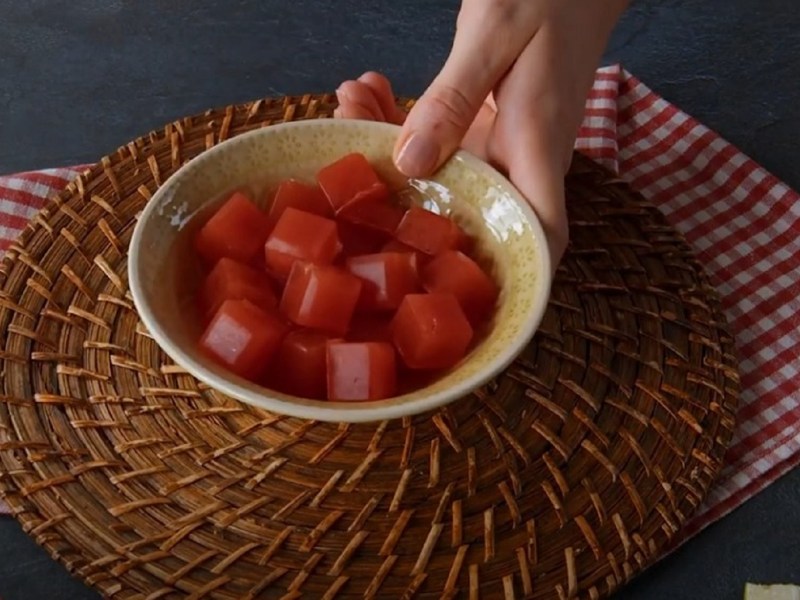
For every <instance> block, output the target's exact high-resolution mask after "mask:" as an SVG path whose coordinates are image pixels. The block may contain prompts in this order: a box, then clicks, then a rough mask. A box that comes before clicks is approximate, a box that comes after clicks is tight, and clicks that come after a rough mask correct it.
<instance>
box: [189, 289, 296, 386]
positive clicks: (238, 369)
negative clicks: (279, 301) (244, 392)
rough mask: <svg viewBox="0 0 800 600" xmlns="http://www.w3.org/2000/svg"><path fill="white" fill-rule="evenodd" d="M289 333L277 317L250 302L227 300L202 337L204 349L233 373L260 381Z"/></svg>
mask: <svg viewBox="0 0 800 600" xmlns="http://www.w3.org/2000/svg"><path fill="white" fill-rule="evenodd" d="M286 330H287V326H286V324H285V323H284V322H283V321H282V320H281V319H280V318H278V316H277V315H275V314H274V313H271V312H267V311H264V310H262V309H260V308H258V307H257V306H256V305H255V304H253V303H252V302H250V301H249V300H226V301H225V302H223V303H222V306H220V307H219V310H218V311H217V313H216V314H215V315H214V318H213V319H212V320H211V323H209V325H208V327H206V330H205V332H204V333H203V335H202V337H201V338H200V348H201V349H202V350H203V351H204V352H206V353H207V354H208V355H209V356H210V357H211V358H212V359H214V360H216V361H217V362H218V363H219V364H221V365H223V366H225V367H227V368H228V369H230V370H231V371H232V372H233V373H235V374H237V375H239V376H241V377H244V378H246V379H250V380H256V379H258V378H259V377H260V376H261V375H262V374H263V373H264V372H266V370H267V368H268V366H269V364H270V361H271V360H272V358H273V357H274V355H275V352H276V351H277V350H278V347H279V346H280V343H281V340H282V339H283V336H284V335H285V333H286Z"/></svg>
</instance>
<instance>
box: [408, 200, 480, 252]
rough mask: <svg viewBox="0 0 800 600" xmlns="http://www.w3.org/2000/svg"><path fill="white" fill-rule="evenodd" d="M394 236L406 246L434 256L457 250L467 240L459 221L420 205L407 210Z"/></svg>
mask: <svg viewBox="0 0 800 600" xmlns="http://www.w3.org/2000/svg"><path fill="white" fill-rule="evenodd" d="M394 236H395V238H397V240H398V241H400V242H402V243H403V244H405V245H406V246H411V247H412V248H414V249H416V250H419V251H420V252H424V253H425V254H430V255H434V256H435V255H437V254H441V253H442V252H444V251H445V250H457V249H458V248H460V247H461V246H463V245H464V244H465V243H466V241H467V235H466V233H464V231H463V230H462V229H461V227H459V226H458V223H456V222H455V221H453V220H452V219H450V218H448V217H445V216H443V215H437V214H436V213H434V212H432V211H430V210H427V209H424V208H421V207H419V206H412V207H411V208H409V209H408V210H407V211H406V213H405V215H404V216H403V220H402V221H400V224H399V225H398V226H397V231H395V234H394Z"/></svg>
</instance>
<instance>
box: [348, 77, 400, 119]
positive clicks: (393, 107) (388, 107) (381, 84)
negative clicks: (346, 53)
mask: <svg viewBox="0 0 800 600" xmlns="http://www.w3.org/2000/svg"><path fill="white" fill-rule="evenodd" d="M358 81H360V82H361V83H363V84H364V85H366V86H367V87H368V88H369V89H370V90H371V91H372V93H373V94H374V96H375V99H376V100H377V101H378V104H379V105H380V108H381V112H382V114H383V118H384V120H385V121H387V122H389V123H394V124H395V125H402V124H403V122H404V121H405V119H406V113H405V112H404V111H402V110H401V109H400V108H399V107H398V106H397V102H396V100H395V95H394V91H392V84H391V83H389V80H388V79H387V78H386V77H384V76H383V75H381V74H380V73H376V72H375V71H369V72H367V73H364V74H363V75H362V76H361V77H359V78H358Z"/></svg>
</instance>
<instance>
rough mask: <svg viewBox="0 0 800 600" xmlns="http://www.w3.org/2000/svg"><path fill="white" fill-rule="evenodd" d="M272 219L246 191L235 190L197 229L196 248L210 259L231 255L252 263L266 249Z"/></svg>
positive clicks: (238, 259)
mask: <svg viewBox="0 0 800 600" xmlns="http://www.w3.org/2000/svg"><path fill="white" fill-rule="evenodd" d="M269 229H270V223H269V219H268V218H267V215H266V214H265V213H263V212H262V211H261V209H259V208H258V207H257V206H256V205H255V204H254V203H253V202H252V201H251V200H250V199H249V198H248V197H247V196H246V195H245V194H244V193H242V192H235V193H234V194H233V195H231V197H230V198H229V199H228V200H227V201H225V203H224V204H222V206H220V207H219V208H218V209H217V210H216V211H215V212H214V214H213V215H212V216H211V218H210V219H209V220H208V221H207V222H206V223H205V224H204V225H203V227H202V228H200V230H199V231H198V232H197V235H196V236H195V240H194V246H195V250H196V251H197V253H198V254H200V256H201V257H203V259H204V260H205V261H206V262H207V263H208V264H214V263H216V262H217V261H218V260H219V259H220V258H224V257H228V258H232V259H233V260H236V261H238V262H242V263H249V262H250V261H252V260H253V258H254V257H255V256H256V255H257V254H258V253H259V252H263V248H264V242H265V241H266V239H267V235H269Z"/></svg>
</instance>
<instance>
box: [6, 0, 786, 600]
mask: <svg viewBox="0 0 800 600" xmlns="http://www.w3.org/2000/svg"><path fill="white" fill-rule="evenodd" d="M531 1H533V0H531ZM597 1H601V0H597ZM457 9H458V1H457V0H405V1H403V0H337V1H336V2H324V1H321V0H316V1H315V0H297V1H296V2H295V3H294V4H290V2H288V1H287V0H172V1H171V2H164V1H163V0H136V1H133V0H129V1H124V0H72V1H59V0H0V174H4V173H12V172H15V171H19V170H27V169H37V168H42V167H51V166H62V165H69V164H78V163H86V162H92V161H94V160H96V159H97V158H99V157H100V156H102V155H104V154H106V153H108V152H110V151H112V150H114V149H116V148H117V147H118V146H119V145H120V144H123V143H125V142H127V141H128V140H130V139H132V138H134V137H137V136H139V135H141V134H143V133H146V132H148V131H150V130H151V129H155V128H159V127H161V126H162V125H163V124H165V123H166V122H168V121H170V120H172V119H174V118H177V117H181V116H184V115H186V114H192V113H195V112H198V111H201V110H204V109H206V108H208V107H211V106H220V105H226V104H230V103H233V102H239V101H245V100H249V99H253V98H258V97H262V96H265V95H277V94H293V93H305V92H315V91H332V90H334V89H335V88H336V87H337V85H338V84H339V83H340V82H341V81H342V80H344V79H346V78H351V77H354V76H357V75H358V74H360V73H361V72H363V71H364V70H367V69H377V70H381V71H383V72H385V73H386V74H388V75H389V76H390V77H391V79H392V80H393V81H394V82H395V84H396V87H397V89H398V91H399V93H401V94H408V95H418V94H419V93H420V92H421V91H422V90H423V89H424V87H425V85H426V83H427V82H428V81H429V80H430V79H431V78H432V77H433V76H434V75H435V73H436V72H437V70H438V68H439V66H440V65H441V63H442V61H443V60H444V58H445V56H446V53H447V50H448V48H449V43H450V40H451V36H452V32H453V25H454V20H455V15H456V11H457ZM611 61H621V62H622V63H623V65H624V66H625V67H627V68H628V69H629V70H631V71H632V72H633V73H634V74H636V75H637V76H638V77H639V78H641V79H643V80H644V81H645V83H647V84H648V85H650V86H651V87H652V88H654V89H655V90H656V91H657V92H658V93H660V94H661V95H663V96H665V97H666V98H667V99H668V100H670V101H672V102H674V103H676V104H677V105H678V106H679V107H681V108H683V109H684V110H686V111H687V112H689V113H690V114H692V115H693V116H695V117H697V118H699V119H700V120H701V121H702V122H704V123H705V124H706V125H708V126H709V127H711V128H712V129H714V130H716V131H717V132H719V133H720V134H722V135H723V136H724V137H726V138H727V139H728V140H730V141H732V142H733V143H735V144H736V145H737V146H739V147H740V148H741V149H742V150H743V151H745V152H746V153H747V154H749V155H750V156H752V157H753V158H755V159H756V160H757V161H759V162H760V163H761V164H762V165H764V166H765V167H766V168H768V169H769V170H771V171H772V172H773V173H775V174H776V175H777V176H778V177H780V178H781V179H783V180H784V181H786V182H787V183H788V184H789V185H791V186H792V187H794V188H796V189H797V188H800V169H798V168H797V165H798V164H799V163H800V150H798V147H797V143H798V140H799V139H800V111H799V110H797V107H798V105H799V104H800V8H798V4H797V0H727V1H724V0H714V1H708V0H704V1H701V0H640V1H638V2H637V1H636V0H634V3H633V5H632V7H631V8H630V10H629V11H628V13H627V14H626V16H625V18H624V19H623V21H622V22H621V23H620V25H619V27H618V28H617V31H616V32H615V34H614V37H613V40H612V42H611V44H610V46H609V49H608V52H607V55H606V57H605V62H611ZM748 580H749V581H765V582H779V581H793V582H796V583H800V470H796V471H795V472H793V473H791V474H789V475H787V476H785V477H784V478H783V479H781V480H779V481H778V482H777V483H775V484H773V485H772V486H770V487H769V488H767V489H766V490H765V491H763V492H762V493H761V494H759V495H758V496H756V497H755V498H754V499H752V500H750V501H749V502H747V503H746V504H745V505H744V506H742V507H741V508H739V509H738V510H736V511H734V512H733V513H732V514H730V515H729V516H727V517H726V518H725V519H723V520H722V521H720V522H718V523H717V524H715V525H712V526H711V527H709V528H708V529H707V530H706V531H704V532H702V533H701V534H700V535H698V536H697V537H696V538H695V539H693V540H692V541H690V542H689V543H688V544H686V545H685V546H683V547H682V548H680V549H679V550H678V551H677V552H675V553H674V554H672V555H671V556H669V557H667V558H666V559H665V560H663V561H662V562H661V563H659V564H658V565H656V566H655V567H653V568H651V569H650V570H649V571H647V572H646V573H645V574H643V575H642V576H640V577H639V578H638V579H636V580H635V581H634V582H633V583H632V584H630V585H629V586H628V587H627V588H626V589H625V590H623V591H622V592H621V593H619V594H618V596H617V597H618V598H631V599H639V598H643V599H644V598H649V599H657V598H658V599H660V598H663V599H670V600H678V599H684V598H685V599H696V598H708V599H710V598H720V599H731V600H733V599H735V598H740V597H741V593H742V588H743V585H744V582H745V581H748ZM95 597H96V596H95V594H94V593H93V592H91V591H90V590H88V589H87V588H85V587H84V586H83V585H82V584H81V583H79V582H77V581H75V580H73V579H71V578H70V576H69V575H68V574H67V572H66V571H65V570H64V569H63V568H62V567H61V566H60V565H59V564H58V563H56V562H54V561H53V560H51V559H50V558H49V557H48V556H47V554H46V553H45V552H44V551H43V550H41V549H40V548H38V547H37V546H36V545H35V544H34V543H33V542H32V541H31V540H29V539H28V538H27V537H26V536H25V535H24V534H23V533H22V531H21V529H20V527H19V526H18V525H17V523H16V522H15V521H14V520H12V519H10V518H0V598H2V599H3V600H38V599H40V598H42V599H44V598H48V599H51V600H56V599H70V600H88V599H91V598H95Z"/></svg>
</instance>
